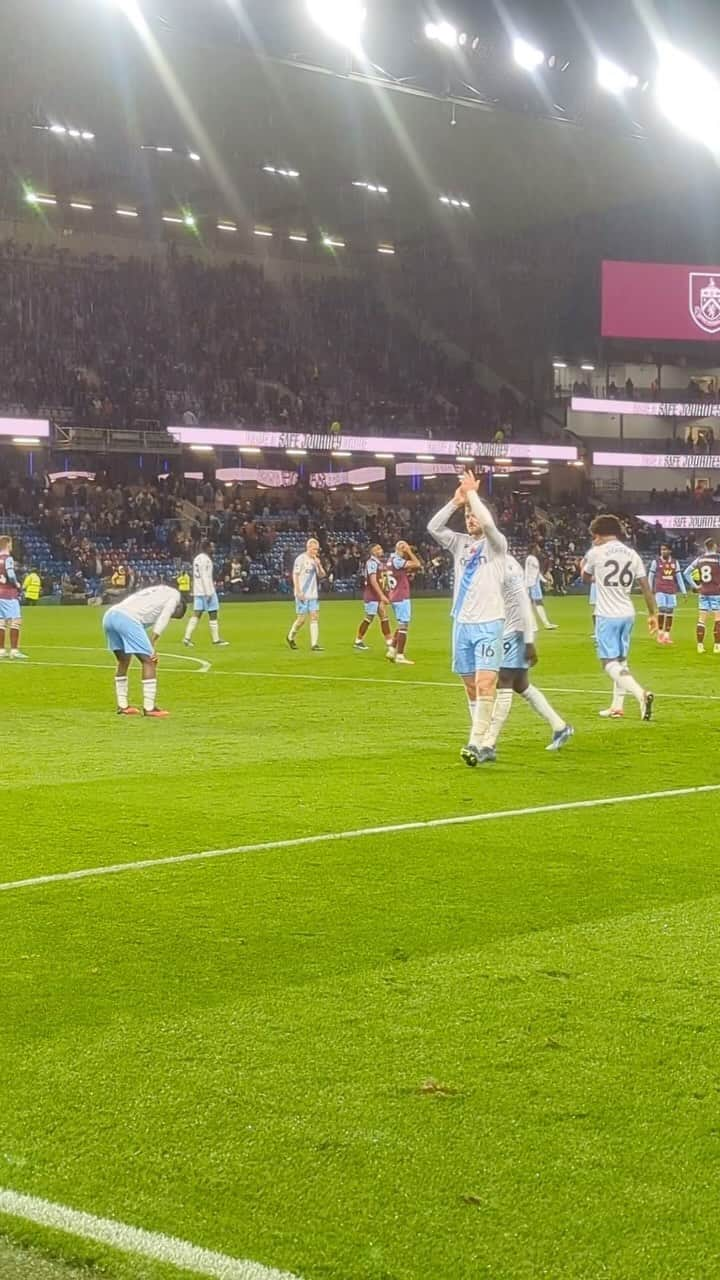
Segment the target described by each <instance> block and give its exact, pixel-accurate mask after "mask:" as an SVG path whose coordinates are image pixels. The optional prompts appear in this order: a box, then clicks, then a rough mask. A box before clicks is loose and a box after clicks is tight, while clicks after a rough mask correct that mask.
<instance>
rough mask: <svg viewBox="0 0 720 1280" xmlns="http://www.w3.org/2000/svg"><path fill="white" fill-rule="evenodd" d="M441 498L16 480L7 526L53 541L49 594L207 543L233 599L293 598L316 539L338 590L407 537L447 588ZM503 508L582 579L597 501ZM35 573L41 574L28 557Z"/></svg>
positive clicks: (518, 501)
mask: <svg viewBox="0 0 720 1280" xmlns="http://www.w3.org/2000/svg"><path fill="white" fill-rule="evenodd" d="M441 497H442V495H441V494H440V493H439V492H438V493H436V492H435V489H434V487H433V488H432V491H431V489H430V487H426V488H425V490H423V491H421V492H419V493H417V492H410V491H404V490H403V491H401V492H400V493H399V494H398V495H397V499H396V501H394V502H393V503H392V505H387V504H385V505H375V504H372V505H367V504H366V505H361V504H360V502H359V501H358V500H357V499H356V495H355V494H349V495H348V497H347V498H346V499H343V498H342V497H340V496H339V495H338V494H335V495H331V494H330V493H328V492H326V491H323V490H312V489H307V490H306V489H302V488H299V487H298V488H296V489H294V490H292V491H290V490H278V491H265V492H253V493H251V494H249V493H248V491H247V489H245V490H243V489H241V488H240V487H239V486H236V487H234V486H228V485H225V484H219V483H216V482H213V481H212V480H210V479H206V480H191V479H184V478H181V477H174V476H171V475H170V476H168V477H167V479H165V480H162V481H156V482H154V483H152V484H148V483H144V484H140V483H135V484H114V483H110V482H109V481H108V479H107V477H104V476H103V475H100V474H98V475H97V477H96V478H95V480H94V481H92V482H91V481H89V480H85V479H82V478H81V479H76V480H72V481H66V480H64V479H60V480H57V481H56V482H55V483H52V484H51V483H49V482H48V480H47V478H44V477H40V476H38V477H36V478H35V479H30V478H27V477H26V478H25V479H24V480H22V481H20V480H19V479H18V478H16V477H10V478H8V479H6V480H4V481H0V524H1V523H2V517H6V519H9V520H11V519H13V518H14V517H18V516H19V517H21V518H23V519H24V520H25V521H27V522H28V523H27V526H25V525H22V526H21V532H20V538H19V541H20V544H21V547H22V529H23V528H25V527H28V528H30V527H31V528H32V529H33V531H34V533H35V534H36V535H38V536H40V537H42V539H43V540H44V543H45V544H46V545H47V548H48V555H49V556H50V557H52V563H53V565H54V569H53V571H52V574H46V580H45V582H44V587H45V589H46V591H49V590H51V589H52V587H53V585H57V584H58V583H59V582H60V581H62V584H63V592H64V593H65V594H72V593H73V592H80V593H82V592H83V591H85V593H86V594H87V595H88V596H93V597H94V596H99V595H101V594H102V592H103V590H104V589H107V588H108V587H112V586H118V585H119V586H120V587H121V588H122V587H123V586H125V587H139V586H143V585H147V584H149V583H150V582H154V581H159V580H164V581H175V580H176V578H177V576H178V573H179V572H180V571H181V570H182V569H183V568H187V566H189V564H190V563H191V561H192V558H193V556H194V554H195V553H196V551H197V550H198V548H199V545H200V542H201V541H202V540H204V539H206V538H209V539H210V540H211V541H212V543H213V544H214V546H215V559H216V568H217V576H218V581H219V584H220V586H221V589H223V590H225V591H226V592H227V593H228V594H229V595H233V594H235V595H243V594H261V593H268V592H271V593H287V592H289V590H290V583H291V571H292V562H293V560H294V557H295V555H296V553H297V550H298V548H299V546H300V545H302V543H303V542H304V539H305V537H306V536H307V535H309V534H311V533H312V534H313V535H314V536H316V537H318V539H319V541H320V545H321V550H322V555H323V558H324V561H325V564H326V567H327V570H328V585H329V588H330V589H331V590H333V591H336V592H353V591H356V590H357V588H358V585H359V580H360V575H361V572H362V565H363V562H364V558H365V554H366V551H367V548H368V547H369V546H371V545H373V544H374V543H380V544H381V545H382V546H383V547H385V548H386V549H387V550H389V549H390V548H392V547H393V546H394V545H395V543H396V542H397V541H399V540H400V539H401V538H403V539H407V540H408V541H409V542H410V543H411V544H412V545H413V546H414V547H415V548H416V550H417V553H418V556H419V558H420V560H421V562H422V563H423V566H424V570H423V573H422V574H421V575H420V576H419V577H418V580H417V587H418V588H419V589H421V590H437V591H446V592H447V591H449V590H450V587H451V583H452V577H451V572H452V566H451V563H450V560H449V557H448V556H447V555H445V554H444V553H443V552H442V551H441V550H440V549H439V548H438V546H437V545H436V544H435V543H434V542H433V541H432V540H431V539H430V537H429V535H428V533H427V522H428V519H429V517H430V516H431V515H432V513H433V512H434V510H435V509H436V507H437V506H438V501H439V499H441ZM671 497H672V495H668V494H667V493H665V494H656V495H655V502H656V506H653V504H652V503H650V504H648V503H645V505H646V506H647V507H648V512H650V511H652V510H654V509H659V508H663V509H665V510H667V509H669V508H670V499H671ZM492 501H493V505H494V507H495V509H496V513H497V520H498V524H499V525H500V527H501V528H502V529H503V530H504V531H505V533H506V535H507V537H508V541H509V544H510V549H511V551H513V552H515V554H517V555H518V556H519V558H520V559H522V558H523V557H524V556H525V554H526V553H527V550H528V548H529V547H530V546H533V545H537V546H539V547H540V548H541V553H542V559H543V565H544V569H545V572H546V573H547V575H548V577H549V579H550V580H551V582H552V583H553V585H554V588H555V590H556V591H559V592H564V591H565V590H567V589H568V587H570V586H572V585H573V584H574V583H576V582H577V579H578V566H579V562H580V559H581V557H582V555H583V553H584V551H585V550H586V549H587V546H588V527H589V524H590V522H591V520H592V518H593V516H594V515H596V514H597V512H598V510H600V509H601V504H599V503H598V502H597V500H595V499H590V498H588V499H586V500H585V501H583V502H581V503H579V504H576V503H574V502H573V501H571V500H567V501H563V502H559V503H556V504H549V503H543V502H542V501H541V500H540V501H539V500H538V498H537V497H536V498H533V497H531V496H530V495H529V494H528V493H523V492H520V491H508V492H505V491H504V490H503V491H500V492H498V491H496V493H495V494H494V495H493V498H492ZM718 501H720V494H719V495H718ZM622 518H623V520H624V524H625V529H626V536H627V538H628V540H629V541H630V542H632V543H633V544H634V545H636V546H637V547H638V548H639V550H640V551H641V552H642V553H649V552H652V551H655V550H656V549H657V545H658V541H659V539H660V538H661V537H664V536H665V534H664V533H662V531H661V530H660V529H659V528H656V527H654V526H652V525H649V524H647V523H644V522H643V521H640V520H639V519H637V517H635V516H634V515H632V514H630V513H627V514H624V515H623V517H622ZM694 541H695V539H694V537H693V536H692V535H691V534H690V535H687V536H685V537H681V539H680V540H679V541H677V539H676V542H677V545H678V550H679V552H681V553H684V552H687V554H690V552H691V551H692V548H693V545H694ZM685 544H687V545H685ZM21 555H22V551H21ZM24 567H28V568H29V567H30V565H29V563H28V560H27V557H26V558H25V560H24ZM53 577H54V578H55V582H53Z"/></svg>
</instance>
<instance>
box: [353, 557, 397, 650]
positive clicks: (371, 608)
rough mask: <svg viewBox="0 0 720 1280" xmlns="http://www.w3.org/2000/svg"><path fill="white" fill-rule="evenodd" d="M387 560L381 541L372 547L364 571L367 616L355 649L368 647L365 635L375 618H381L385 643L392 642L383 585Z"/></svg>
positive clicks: (356, 638)
mask: <svg viewBox="0 0 720 1280" xmlns="http://www.w3.org/2000/svg"><path fill="white" fill-rule="evenodd" d="M384 560H385V552H384V551H383V549H382V547H381V546H380V543H379V542H376V543H375V546H374V547H371V548H370V555H369V556H368V558H367V560H366V561H365V569H364V573H363V603H364V606H365V617H364V618H363V620H362V622H361V623H360V626H359V627H358V631H357V635H356V636H355V641H354V643H353V648H354V649H367V648H368V646H367V645H366V643H365V636H366V635H367V633H368V630H369V629H370V627H371V626H372V624H373V622H374V620H375V618H378V617H379V619H380V626H381V627H382V633H383V635H384V637H385V643H386V644H387V645H389V644H390V643H391V629H390V620H389V618H388V613H387V610H388V605H389V603H390V601H389V600H388V598H387V596H386V594H385V591H384V588H383V585H382V578H383V564H384Z"/></svg>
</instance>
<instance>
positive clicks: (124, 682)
mask: <svg viewBox="0 0 720 1280" xmlns="http://www.w3.org/2000/svg"><path fill="white" fill-rule="evenodd" d="M128 684H129V680H128V677H127V676H116V677H115V697H116V698H117V704H118V707H119V708H120V710H121V711H125V710H126V708H127V705H128Z"/></svg>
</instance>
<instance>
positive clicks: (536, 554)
mask: <svg viewBox="0 0 720 1280" xmlns="http://www.w3.org/2000/svg"><path fill="white" fill-rule="evenodd" d="M540 555H541V551H540V547H539V546H538V545H537V543H536V544H535V545H534V546H532V547H531V548H530V553H529V555H528V557H527V559H526V561H525V586H526V587H527V589H528V594H529V596H530V599H531V600H532V603H533V608H534V610H535V612H536V614H537V616H538V618H539V619H540V621H541V622H542V624H543V626H544V627H545V629H546V631H557V623H556V622H551V621H550V619H549V618H548V616H547V613H546V612H545V605H544V604H543V581H544V579H543V575H542V571H541V569H540Z"/></svg>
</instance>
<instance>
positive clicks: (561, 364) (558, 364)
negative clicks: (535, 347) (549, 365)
mask: <svg viewBox="0 0 720 1280" xmlns="http://www.w3.org/2000/svg"><path fill="white" fill-rule="evenodd" d="M553 369H567V364H566V363H565V361H564V360H553Z"/></svg>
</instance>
